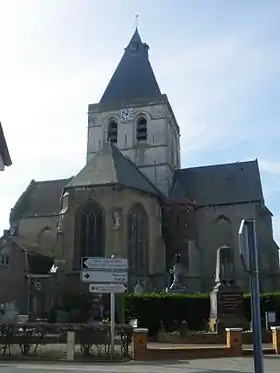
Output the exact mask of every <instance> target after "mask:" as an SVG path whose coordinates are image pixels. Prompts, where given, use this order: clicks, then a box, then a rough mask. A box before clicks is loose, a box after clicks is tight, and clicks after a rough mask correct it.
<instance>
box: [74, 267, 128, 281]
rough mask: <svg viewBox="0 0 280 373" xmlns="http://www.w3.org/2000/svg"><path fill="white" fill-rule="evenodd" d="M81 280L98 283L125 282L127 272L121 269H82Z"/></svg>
mask: <svg viewBox="0 0 280 373" xmlns="http://www.w3.org/2000/svg"><path fill="white" fill-rule="evenodd" d="M81 280H82V282H90V283H98V284H102V283H104V284H106V283H109V284H126V283H127V272H121V271H113V270H111V271H82V272H81Z"/></svg>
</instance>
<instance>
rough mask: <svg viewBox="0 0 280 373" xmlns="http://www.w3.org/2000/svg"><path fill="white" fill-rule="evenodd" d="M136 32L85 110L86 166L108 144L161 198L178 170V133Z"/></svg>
mask: <svg viewBox="0 0 280 373" xmlns="http://www.w3.org/2000/svg"><path fill="white" fill-rule="evenodd" d="M148 52H149V46H148V45H147V44H146V43H143V42H142V40H141V37H140V35H139V32H138V29H137V28H136V30H135V32H134V34H133V36H132V38H131V40H130V42H129V43H128V46H127V47H126V48H125V51H124V54H123V56H122V59H121V61H120V62H119V64H118V66H117V68H116V70H115V72H114V74H113V76H112V78H111V80H110V81H109V84H108V86H107V88H106V89H105V92H104V94H103V96H102V97H101V100H100V102H99V103H97V104H91V105H89V107H88V143H87V162H90V161H91V159H92V158H93V157H94V155H95V154H96V153H97V152H98V151H99V150H100V149H101V148H102V147H103V145H104V143H106V142H107V141H111V142H112V143H114V144H115V145H116V146H118V148H119V149H120V151H121V152H122V153H123V154H124V155H126V156H127V157H129V158H130V159H131V161H132V162H134V163H135V164H136V166H137V167H138V168H139V170H140V171H141V172H142V173H143V174H144V175H145V176H146V177H147V178H148V179H149V180H150V181H151V182H152V183H153V184H154V185H155V186H156V187H157V188H158V189H159V190H161V192H162V193H164V194H165V195H168V193H169V190H170V188H171V186H172V182H173V173H174V170H175V169H178V168H180V140H179V138H180V131H179V126H178V124H177V121H176V118H175V115H174V113H173V111H172V108H171V106H170V104H169V101H168V98H167V96H166V95H165V94H162V93H161V91H160V88H159V85H158V83H157V80H156V78H155V75H154V72H153V69H152V67H151V64H150V61H149V53H148Z"/></svg>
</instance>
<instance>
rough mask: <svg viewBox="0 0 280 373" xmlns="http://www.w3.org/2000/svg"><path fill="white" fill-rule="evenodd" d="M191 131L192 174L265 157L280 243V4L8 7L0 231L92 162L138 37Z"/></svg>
mask: <svg viewBox="0 0 280 373" xmlns="http://www.w3.org/2000/svg"><path fill="white" fill-rule="evenodd" d="M136 14H139V21H138V24H139V32H140V35H141V37H142V40H143V41H145V42H147V43H148V44H149V46H150V60H151V63H152V66H153V69H154V72H155V74H156V77H157V80H158V83H159V85H160V88H161V91H162V92H163V93H166V94H167V95H168V97H169V100H170V102H171V105H172V107H173V110H174V112H175V114H176V117H177V121H178V123H179V125H180V128H181V150H182V166H183V167H189V166H198V165H208V164H215V163H226V162H237V161H243V160H252V159H256V158H257V159H258V161H259V166H260V171H261V178H262V182H263V191H264V196H265V200H266V204H267V206H268V208H269V209H270V210H271V211H272V212H273V214H274V217H273V224H274V233H275V238H276V241H277V242H278V243H279V244H280V199H279V198H278V196H279V193H280V151H279V150H278V149H279V143H280V126H279V122H280V106H279V97H280V45H279V40H280V23H279V19H280V1H279V0H266V1H264V0H246V1H244V0H227V1H225V0H141V1H138V0H100V1H99V0H24V1H22V0H0V48H1V58H0V120H1V122H2V125H3V128H4V132H5V136H6V140H7V143H8V147H9V150H10V153H11V158H12V161H13V165H12V166H11V167H9V168H7V169H6V170H5V172H2V173H1V175H0V176H1V183H0V206H1V210H0V232H1V231H2V230H3V229H6V228H8V227H9V212H10V209H11V208H12V207H13V205H14V204H15V202H16V200H17V199H18V197H19V196H20V195H21V193H22V192H23V191H24V190H25V189H26V187H27V185H28V184H29V183H30V181H31V180H32V179H35V180H48V179H57V178H64V177H69V176H72V175H75V174H76V173H77V172H78V171H79V170H80V169H81V168H82V167H83V166H84V164H85V160H86V140H87V106H88V104H90V103H96V102H98V101H99V99H100V98H101V96H102V93H103V91H104V89H105V88H106V85H107V83H108V81H109V79H110V78H111V75H112V73H113V71H114V69H115V68H116V66H117V64H118V62H119V60H120V58H121V56H122V54H123V50H124V48H125V47H126V45H127V44H128V42H129V40H130V38H131V36H132V34H133V32H134V29H135V15H136Z"/></svg>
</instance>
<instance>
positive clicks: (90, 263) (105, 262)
mask: <svg viewBox="0 0 280 373" xmlns="http://www.w3.org/2000/svg"><path fill="white" fill-rule="evenodd" d="M82 268H83V269H95V270H98V269H100V270H101V269H102V270H108V269H115V270H126V269H127V268H128V263H127V258H94V257H86V258H82Z"/></svg>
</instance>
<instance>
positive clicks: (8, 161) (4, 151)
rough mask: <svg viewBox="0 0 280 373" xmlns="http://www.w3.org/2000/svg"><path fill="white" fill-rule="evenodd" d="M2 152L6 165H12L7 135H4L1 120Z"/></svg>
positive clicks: (0, 137)
mask: <svg viewBox="0 0 280 373" xmlns="http://www.w3.org/2000/svg"><path fill="white" fill-rule="evenodd" d="M0 154H1V155H2V159H3V162H4V165H5V166H7V167H8V166H11V164H12V160H11V157H10V153H9V149H8V146H7V143H6V139H5V135H4V131H3V127H2V124H1V122H0Z"/></svg>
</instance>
